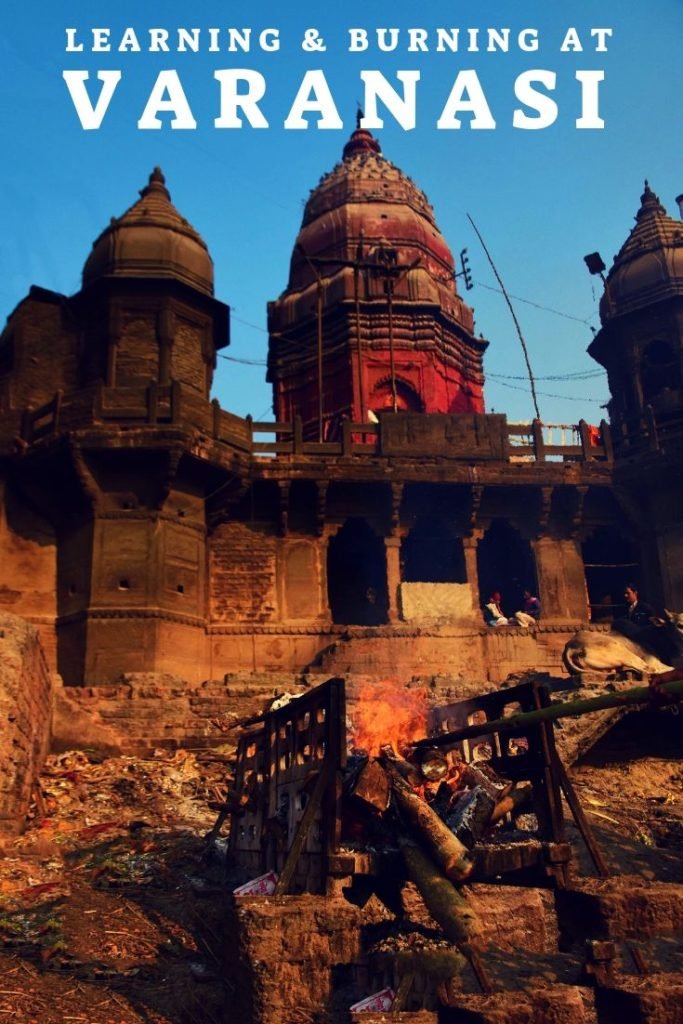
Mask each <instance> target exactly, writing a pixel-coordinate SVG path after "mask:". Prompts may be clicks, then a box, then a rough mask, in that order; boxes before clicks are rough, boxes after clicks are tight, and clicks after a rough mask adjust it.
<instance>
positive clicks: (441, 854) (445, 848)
mask: <svg viewBox="0 0 683 1024" xmlns="http://www.w3.org/2000/svg"><path fill="white" fill-rule="evenodd" d="M383 764H384V768H385V769H386V771H387V773H388V775H389V778H390V779H391V785H392V790H393V794H394V799H395V800H396V804H397V806H398V808H399V810H400V813H401V816H402V818H403V820H404V822H405V824H406V825H407V826H408V827H409V828H410V829H411V830H412V831H413V832H414V834H415V835H416V837H417V838H418V839H419V840H420V842H422V843H424V845H425V846H426V847H427V849H428V850H429V853H430V855H431V856H432V857H433V858H434V860H435V862H436V863H437V864H438V865H439V867H440V869H441V871H442V872H443V874H444V875H445V876H446V878H450V879H451V881H453V882H464V880H465V879H466V878H467V877H468V876H469V875H470V874H471V873H472V869H473V867H474V859H473V857H472V856H471V854H470V852H469V850H467V849H466V847H465V846H464V845H463V844H462V843H461V842H460V840H459V839H458V838H457V837H456V836H454V835H453V833H452V832H451V831H450V829H449V828H448V826H447V825H445V824H444V822H443V821H442V820H441V818H440V817H439V816H438V814H435V813H434V811H433V810H432V809H431V807H430V806H429V804H426V803H425V801H424V800H423V799H422V798H421V797H419V796H418V795H417V793H415V792H414V791H413V790H412V789H411V788H410V786H409V785H408V783H407V782H406V781H405V779H404V778H403V776H402V775H401V774H400V773H399V771H398V769H397V768H396V767H395V765H394V764H393V762H391V761H389V762H387V761H384V762H383Z"/></svg>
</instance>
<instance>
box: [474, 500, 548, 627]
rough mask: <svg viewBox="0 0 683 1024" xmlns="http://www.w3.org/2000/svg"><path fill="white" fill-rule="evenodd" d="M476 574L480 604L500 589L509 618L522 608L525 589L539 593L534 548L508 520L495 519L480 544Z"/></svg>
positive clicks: (504, 609) (503, 605) (502, 601)
mask: <svg viewBox="0 0 683 1024" xmlns="http://www.w3.org/2000/svg"><path fill="white" fill-rule="evenodd" d="M477 573H478V575H479V598H480V601H481V604H482V605H484V604H485V603H486V602H487V601H488V599H489V596H490V595H491V594H492V593H493V592H494V591H495V590H497V591H499V592H500V595H501V605H502V608H503V611H504V613H505V614H506V615H514V613H515V612H516V611H518V610H519V609H520V608H521V606H522V594H523V592H524V590H526V589H527V588H528V589H529V590H533V591H535V590H536V586H537V584H536V563H535V560H534V556H533V552H532V550H531V545H530V544H529V541H528V540H524V538H523V537H522V536H521V535H520V534H519V533H518V532H517V530H515V529H514V527H513V526H511V525H510V523H509V522H508V521H507V519H494V520H493V522H492V523H491V525H490V526H489V528H488V530H487V531H486V533H485V534H484V536H483V537H482V539H481V540H480V541H479V544H478V546H477Z"/></svg>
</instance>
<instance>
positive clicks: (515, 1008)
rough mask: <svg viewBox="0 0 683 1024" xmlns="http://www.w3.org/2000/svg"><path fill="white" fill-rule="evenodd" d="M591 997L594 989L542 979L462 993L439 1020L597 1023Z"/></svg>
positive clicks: (443, 1023)
mask: <svg viewBox="0 0 683 1024" xmlns="http://www.w3.org/2000/svg"><path fill="white" fill-rule="evenodd" d="M592 997H593V993H592V991H588V990H586V989H581V988H579V987H578V986H575V985H548V986H543V983H542V982H541V984H540V985H539V986H538V987H536V988H535V989H534V990H532V991H527V992H519V991H504V992H493V993H492V994H491V995H479V994H473V993H460V994H457V995H453V996H452V997H451V998H450V999H449V1008H448V1009H447V1010H443V1011H441V1013H440V1014H439V1018H438V1019H439V1021H440V1024H510V1022H511V1021H514V1024H540V1022H550V1021H552V1024H596V1021H597V1020H598V1018H597V1017H596V1013H595V1006H594V1003H593V998H592ZM624 1020H625V1018H624Z"/></svg>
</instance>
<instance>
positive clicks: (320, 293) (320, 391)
mask: <svg viewBox="0 0 683 1024" xmlns="http://www.w3.org/2000/svg"><path fill="white" fill-rule="evenodd" d="M316 276H317V278H318V302H317V307H318V308H317V316H318V441H322V440H323V282H322V278H321V276H320V274H317V273H316Z"/></svg>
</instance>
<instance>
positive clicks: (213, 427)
mask: <svg viewBox="0 0 683 1024" xmlns="http://www.w3.org/2000/svg"><path fill="white" fill-rule="evenodd" d="M98 426H106V427H110V426H114V427H117V426H120V427H123V426H126V427H131V426H136V427H144V426H151V427H155V426H177V427H180V428H190V429H193V430H199V431H200V432H201V433H202V434H203V435H204V436H205V437H206V438H208V439H212V440H215V441H218V442H221V443H225V444H228V445H230V446H231V447H232V448H235V449H237V450H239V451H241V452H243V453H244V454H245V455H257V456H261V457H272V456H278V457H287V456H302V455H303V456H318V457H323V458H339V457H351V456H354V457H358V456H370V457H372V456H385V457H390V458H443V459H455V460H468V461H472V460H475V461H477V462H480V461H487V460H495V461H504V462H550V461H556V462H557V461H559V462H567V461H571V462H576V461H578V462H585V461H602V462H610V461H611V460H612V457H613V452H612V437H611V433H610V428H609V426H608V425H607V423H606V422H604V421H603V422H602V423H601V424H600V426H599V427H596V426H591V425H589V424H588V423H586V422H585V421H584V420H581V421H580V422H579V423H578V424H544V423H541V421H540V420H534V421H533V422H531V423H508V422H507V419H506V417H505V416H503V415H500V414H496V413H490V414H485V413H461V414H458V415H447V414H442V413H431V414H429V415H425V414H424V413H413V412H399V413H390V412H382V413H380V416H379V421H378V422H377V423H357V422H353V421H352V420H349V419H343V418H339V419H338V420H335V422H334V426H333V428H332V427H331V426H330V424H327V426H326V429H325V430H324V431H323V435H324V436H323V438H322V439H319V437H318V429H317V424H316V425H314V426H315V429H313V426H311V425H310V424H305V423H304V421H303V420H302V419H301V417H298V416H295V417H294V419H293V420H292V421H291V422H262V421H254V420H252V419H251V417H250V416H247V417H246V418H244V419H243V418H241V417H239V416H235V415H233V414H232V413H229V412H226V411H225V410H224V409H222V408H221V407H220V405H219V403H218V401H217V400H216V399H213V401H208V400H207V399H206V398H204V397H203V396H202V395H201V394H199V393H198V392H197V391H195V390H194V389H193V388H190V387H187V386H184V385H181V384H179V383H178V382H177V381H175V382H173V383H172V384H170V385H167V386H163V387H162V386H160V385H157V384H155V383H153V382H152V383H150V384H148V385H142V386H137V387H116V388H109V387H104V386H103V385H102V384H97V385H93V386H91V387H89V388H84V389H82V390H81V391H78V392H76V393H74V394H71V395H68V396H65V395H64V394H63V393H62V392H61V391H57V392H56V393H55V395H54V397H53V398H51V399H50V400H49V401H48V402H45V403H44V404H43V405H41V406H40V407H38V408H36V409H26V410H25V411H24V412H23V415H22V421H21V438H22V440H23V442H24V443H25V444H29V445H30V444H33V443H34V442H36V441H39V440H41V439H43V438H46V437H50V436H53V435H55V434H58V433H61V432H66V431H71V430H82V429H88V428H90V427H98ZM311 435H313V436H311Z"/></svg>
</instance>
